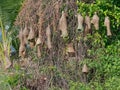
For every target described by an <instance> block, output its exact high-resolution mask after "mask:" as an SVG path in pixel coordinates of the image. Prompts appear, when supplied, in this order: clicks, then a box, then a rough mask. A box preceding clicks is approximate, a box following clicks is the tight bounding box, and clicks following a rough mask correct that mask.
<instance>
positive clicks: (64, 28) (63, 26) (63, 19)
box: [59, 11, 68, 38]
mask: <svg viewBox="0 0 120 90" xmlns="http://www.w3.org/2000/svg"><path fill="white" fill-rule="evenodd" d="M59 30H61V32H62V34H61V37H63V38H64V37H67V36H68V31H67V20H66V13H65V12H64V11H62V16H61V18H60V20H59Z"/></svg>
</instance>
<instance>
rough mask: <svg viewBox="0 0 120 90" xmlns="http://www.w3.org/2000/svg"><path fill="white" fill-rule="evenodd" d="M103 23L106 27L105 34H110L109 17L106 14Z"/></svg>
mask: <svg viewBox="0 0 120 90" xmlns="http://www.w3.org/2000/svg"><path fill="white" fill-rule="evenodd" d="M104 25H105V26H106V28H107V36H111V35H112V33H111V30H110V19H109V17H108V16H106V17H105V21H104Z"/></svg>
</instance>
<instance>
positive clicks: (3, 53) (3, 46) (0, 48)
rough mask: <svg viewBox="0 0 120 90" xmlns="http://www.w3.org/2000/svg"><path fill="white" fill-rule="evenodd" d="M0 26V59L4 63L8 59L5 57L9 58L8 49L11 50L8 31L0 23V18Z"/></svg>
mask: <svg viewBox="0 0 120 90" xmlns="http://www.w3.org/2000/svg"><path fill="white" fill-rule="evenodd" d="M0 26H1V32H2V41H1V42H0V57H1V58H0V61H1V62H2V63H3V64H4V65H6V64H7V62H8V60H6V58H8V59H9V58H10V51H11V40H12V39H11V37H9V36H10V35H9V34H10V33H8V32H7V31H6V30H5V29H4V26H3V24H2V21H1V19H0Z"/></svg>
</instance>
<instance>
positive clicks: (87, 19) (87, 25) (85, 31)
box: [84, 15, 91, 36]
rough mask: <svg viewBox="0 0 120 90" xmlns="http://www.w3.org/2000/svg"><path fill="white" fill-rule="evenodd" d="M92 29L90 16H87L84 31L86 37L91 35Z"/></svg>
mask: <svg viewBox="0 0 120 90" xmlns="http://www.w3.org/2000/svg"><path fill="white" fill-rule="evenodd" d="M90 29H91V22H90V17H89V16H88V15H86V16H85V30H84V36H86V35H87V34H88V33H90Z"/></svg>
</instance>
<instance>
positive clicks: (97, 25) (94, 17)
mask: <svg viewBox="0 0 120 90" xmlns="http://www.w3.org/2000/svg"><path fill="white" fill-rule="evenodd" d="M91 23H92V24H93V25H94V27H95V29H96V30H99V17H98V15H97V13H96V12H95V13H94V15H93V17H92V20H91Z"/></svg>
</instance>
